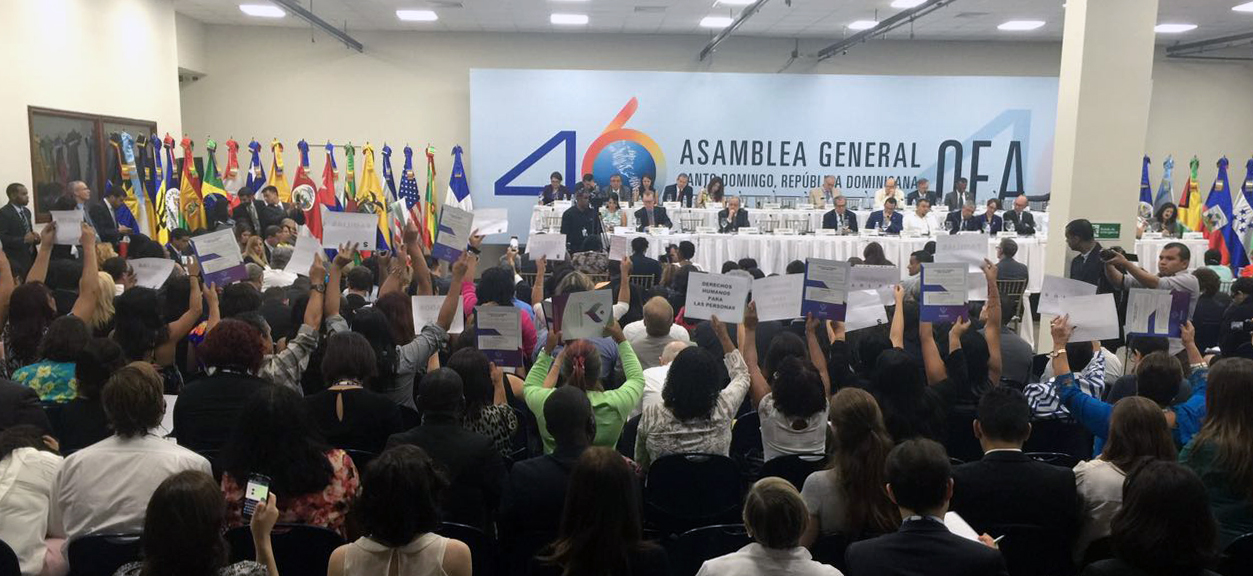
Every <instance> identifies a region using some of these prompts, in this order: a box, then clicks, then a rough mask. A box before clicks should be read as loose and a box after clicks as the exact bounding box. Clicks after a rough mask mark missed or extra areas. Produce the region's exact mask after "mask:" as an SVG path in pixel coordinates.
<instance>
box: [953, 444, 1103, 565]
mask: <svg viewBox="0 0 1253 576" xmlns="http://www.w3.org/2000/svg"><path fill="white" fill-rule="evenodd" d="M949 509H950V510H952V511H953V512H956V513H958V514H961V517H962V518H964V519H965V520H966V522H968V523H970V526H971V527H972V528H974V529H975V531H976V532H979V533H981V534H982V533H985V532H986V533H988V534H991V535H992V536H993V537H996V536H1000V535H1001V533H1003V532H1004V531H1003V530H998V529H997V527H998V526H1006V525H1020V526H1021V525H1028V526H1038V527H1040V528H1043V529H1044V530H1045V532H1044V535H1043V536H1042V537H1041V538H1040V541H1037V542H1034V543H1033V545H1035V546H1041V547H1042V549H1044V550H1048V551H1050V552H1052V554H1045V555H1043V557H1040V556H1039V555H1036V554H1032V556H1036V557H1032V558H1026V557H1016V556H1015V554H1014V553H1013V552H1012V550H1013V549H1014V548H1013V546H1009V545H1008V544H1002V546H1003V550H1005V551H1006V555H1005V561H1006V562H1007V563H1008V564H1009V565H1010V566H1011V567H1013V566H1019V567H1020V568H1019V569H1016V570H1015V571H1014V572H1015V573H1016V574H1017V573H1025V572H1030V573H1041V574H1045V573H1059V574H1060V573H1069V570H1070V568H1071V559H1070V552H1071V545H1072V544H1073V541H1074V537H1075V535H1076V533H1077V532H1078V528H1079V496H1078V494H1077V492H1076V491H1075V473H1074V471H1072V470H1071V469H1069V468H1065V467H1062V466H1053V465H1052V464H1045V463H1043V462H1036V461H1035V460H1032V459H1031V458H1028V457H1027V455H1026V454H1023V453H1022V452H1015V451H997V452H989V453H987V454H984V456H983V459H982V460H977V461H974V462H968V463H966V464H962V465H961V466H957V467H956V468H954V469H953V500H952V502H950V503H949ZM998 532H1000V533H998ZM1045 539H1047V542H1046V541H1044V540H1045ZM1014 544H1018V543H1014ZM1006 546H1008V547H1006ZM1033 565H1034V566H1036V567H1043V566H1051V567H1053V570H1045V571H1044V572H1038V571H1036V570H1034V569H1032V568H1027V567H1028V566H1033Z"/></svg>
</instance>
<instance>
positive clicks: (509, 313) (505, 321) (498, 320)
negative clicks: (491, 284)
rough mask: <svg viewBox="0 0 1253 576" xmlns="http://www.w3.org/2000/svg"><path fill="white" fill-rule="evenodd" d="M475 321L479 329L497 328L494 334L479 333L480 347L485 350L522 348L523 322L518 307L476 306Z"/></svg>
mask: <svg viewBox="0 0 1253 576" xmlns="http://www.w3.org/2000/svg"><path fill="white" fill-rule="evenodd" d="M474 321H475V322H476V323H477V325H478V328H479V330H495V331H496V334H494V335H483V334H480V335H478V347H479V348H480V349H484V350H508V351H513V350H518V349H520V348H522V324H521V322H519V320H518V309H517V308H514V307H513V306H475V307H474Z"/></svg>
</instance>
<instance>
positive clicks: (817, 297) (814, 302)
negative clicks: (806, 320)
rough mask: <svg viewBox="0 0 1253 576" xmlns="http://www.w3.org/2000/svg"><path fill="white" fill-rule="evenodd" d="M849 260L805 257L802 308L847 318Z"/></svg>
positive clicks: (828, 317) (827, 316) (818, 314)
mask: <svg viewBox="0 0 1253 576" xmlns="http://www.w3.org/2000/svg"><path fill="white" fill-rule="evenodd" d="M850 269H851V267H850V266H849V264H848V262H840V261H838V260H824V259H822V258H807V259H805V294H804V297H803V298H802V300H801V312H802V313H803V314H805V315H806V317H808V316H809V315H810V314H812V315H813V316H814V318H821V319H824V320H844V312H845V309H846V308H847V304H846V294H847V292H848V275H849V270H850Z"/></svg>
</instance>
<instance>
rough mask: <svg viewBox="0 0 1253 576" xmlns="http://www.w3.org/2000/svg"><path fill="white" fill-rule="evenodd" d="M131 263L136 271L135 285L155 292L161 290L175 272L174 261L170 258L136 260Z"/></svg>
mask: <svg viewBox="0 0 1253 576" xmlns="http://www.w3.org/2000/svg"><path fill="white" fill-rule="evenodd" d="M129 262H130V265H131V270H134V271H135V284H136V285H138V286H143V287H144V288H152V289H153V290H160V289H161V286H162V285H164V284H165V280H166V279H167V278H169V277H170V272H173V271H174V261H173V260H170V259H169V258H135V259H133V260H129Z"/></svg>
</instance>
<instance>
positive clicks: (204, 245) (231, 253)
mask: <svg viewBox="0 0 1253 576" xmlns="http://www.w3.org/2000/svg"><path fill="white" fill-rule="evenodd" d="M191 242H192V244H194V245H195V246H196V254H199V255H200V266H201V268H202V269H203V272H204V273H205V274H213V273H214V272H218V271H220V270H225V269H227V268H230V267H231V266H238V265H240V264H241V263H243V261H244V256H243V254H241V253H240V252H239V243H237V242H236V241H235V231H234V230H231V229H229V228H227V229H224V230H218V231H217V232H210V233H208V234H201V235H199V236H192V238H191Z"/></svg>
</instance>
